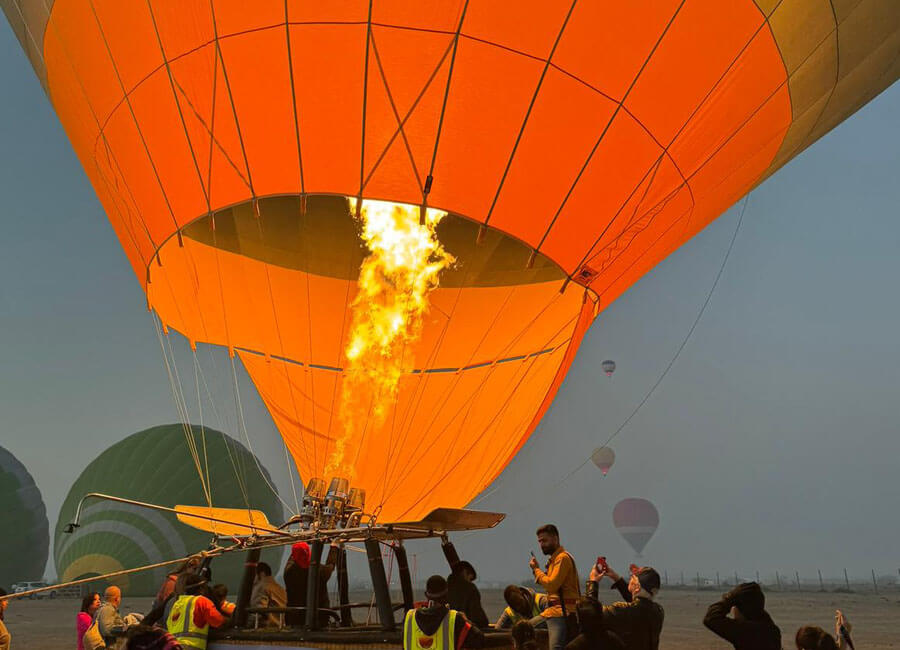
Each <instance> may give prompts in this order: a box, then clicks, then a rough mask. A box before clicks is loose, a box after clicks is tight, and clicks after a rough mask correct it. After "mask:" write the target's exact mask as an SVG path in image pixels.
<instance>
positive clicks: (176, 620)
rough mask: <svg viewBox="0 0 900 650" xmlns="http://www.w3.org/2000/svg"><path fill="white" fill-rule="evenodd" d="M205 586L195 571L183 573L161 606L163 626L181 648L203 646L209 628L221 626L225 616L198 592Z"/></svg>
mask: <svg viewBox="0 0 900 650" xmlns="http://www.w3.org/2000/svg"><path fill="white" fill-rule="evenodd" d="M205 587H206V581H205V580H204V579H203V578H201V577H200V576H199V575H197V574H196V573H189V574H187V575H183V576H181V577H180V578H179V584H177V585H176V587H175V593H174V594H172V596H171V597H170V598H169V600H168V601H167V602H166V605H165V607H164V618H163V620H164V621H165V627H166V629H167V630H168V631H169V634H171V635H172V636H173V637H175V639H176V640H177V641H178V643H180V644H181V645H182V647H184V648H200V649H201V650H206V640H207V637H208V636H209V628H211V627H222V626H223V625H225V622H226V621H227V620H228V619H226V618H225V617H224V616H222V614H220V613H219V610H218V609H216V606H215V604H214V603H213V601H211V600H210V599H209V598H207V597H206V596H203V595H201V594H202V593H203V590H204V588H205ZM149 618H150V615H149V614H148V615H147V619H149ZM144 622H145V623H146V622H147V621H146V620H145V621H144Z"/></svg>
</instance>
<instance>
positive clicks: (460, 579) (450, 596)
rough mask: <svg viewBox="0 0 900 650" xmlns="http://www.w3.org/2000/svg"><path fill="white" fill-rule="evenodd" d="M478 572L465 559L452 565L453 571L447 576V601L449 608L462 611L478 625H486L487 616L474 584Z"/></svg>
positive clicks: (479, 593)
mask: <svg viewBox="0 0 900 650" xmlns="http://www.w3.org/2000/svg"><path fill="white" fill-rule="evenodd" d="M477 579H478V574H477V573H475V567H473V566H472V565H471V564H470V563H468V562H466V561H465V560H461V561H459V562H457V563H456V564H454V565H453V572H452V573H451V574H450V575H449V576H447V603H448V604H449V605H450V609H455V610H457V611H460V612H463V613H464V614H465V615H466V618H468V619H469V620H470V621H472V622H473V623H474V624H475V625H477V626H478V627H487V626H488V624H489V623H488V617H487V614H485V613H484V608H483V607H482V606H481V592H480V591H478V587H476V586H475V580H477Z"/></svg>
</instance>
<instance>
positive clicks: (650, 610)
mask: <svg viewBox="0 0 900 650" xmlns="http://www.w3.org/2000/svg"><path fill="white" fill-rule="evenodd" d="M603 576H609V578H610V579H611V580H612V581H613V584H612V587H610V589H617V590H618V591H619V593H620V594H621V595H622V602H618V603H613V604H612V605H604V606H603V627H605V628H606V629H608V630H610V631H612V632H614V633H615V634H616V635H618V636H619V638H621V639H622V641H623V642H624V644H625V648H626V649H627V650H657V649H658V648H659V635H660V633H661V632H662V626H663V619H664V618H665V612H664V611H663V608H662V607H661V606H660V604H659V603H657V602H656V601H655V600H654V599H655V598H656V594H657V593H658V592H659V587H660V580H659V574H658V573H657V572H656V569H653V568H651V567H640V568H638V567H633V570H632V574H631V578H630V579H629V581H628V583H627V584H626V582H625V581H624V580H623V579H622V577H621V576H620V575H619V574H618V573H616V572H615V571H613V570H612V569H610V568H609V567H606V568H604V569H602V570H601V569H600V568H599V567H598V566H597V565H594V567H593V568H592V569H591V576H590V579H589V580H588V582H587V597H588V598H589V599H593V600H597V591H598V588H599V582H600V579H601V578H602V577H603Z"/></svg>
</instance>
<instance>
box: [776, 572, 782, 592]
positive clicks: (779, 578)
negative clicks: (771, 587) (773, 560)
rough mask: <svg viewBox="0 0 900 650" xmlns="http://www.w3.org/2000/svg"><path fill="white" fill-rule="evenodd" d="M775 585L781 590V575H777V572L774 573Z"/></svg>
mask: <svg viewBox="0 0 900 650" xmlns="http://www.w3.org/2000/svg"><path fill="white" fill-rule="evenodd" d="M775 584H777V585H778V589H779V590H780V589H781V575H779V573H778V571H776V572H775Z"/></svg>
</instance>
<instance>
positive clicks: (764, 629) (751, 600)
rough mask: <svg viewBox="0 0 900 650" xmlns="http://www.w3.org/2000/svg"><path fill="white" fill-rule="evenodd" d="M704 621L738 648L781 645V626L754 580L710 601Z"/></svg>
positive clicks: (747, 649)
mask: <svg viewBox="0 0 900 650" xmlns="http://www.w3.org/2000/svg"><path fill="white" fill-rule="evenodd" d="M729 613H730V614H731V616H729ZM703 624H704V625H705V626H706V627H708V628H709V629H710V630H711V631H712V632H713V634H716V635H718V636H720V637H722V638H723V639H725V640H726V641H728V643H730V644H731V645H733V646H734V647H735V650H780V648H781V630H780V629H778V626H777V625H775V623H774V622H773V621H772V617H771V616H769V613H768V612H767V611H766V596H765V594H763V590H762V588H760V586H759V585H758V584H757V583H755V582H745V583H743V584H740V585H738V586H737V587H735V588H734V589H732V590H731V591H729V592H728V593H727V594H725V595H723V596H722V598H721V600H719V601H718V602H715V603H713V604H712V605H710V606H709V609H708V610H706V616H705V617H703Z"/></svg>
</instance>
